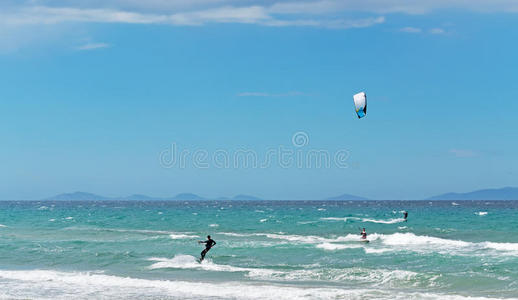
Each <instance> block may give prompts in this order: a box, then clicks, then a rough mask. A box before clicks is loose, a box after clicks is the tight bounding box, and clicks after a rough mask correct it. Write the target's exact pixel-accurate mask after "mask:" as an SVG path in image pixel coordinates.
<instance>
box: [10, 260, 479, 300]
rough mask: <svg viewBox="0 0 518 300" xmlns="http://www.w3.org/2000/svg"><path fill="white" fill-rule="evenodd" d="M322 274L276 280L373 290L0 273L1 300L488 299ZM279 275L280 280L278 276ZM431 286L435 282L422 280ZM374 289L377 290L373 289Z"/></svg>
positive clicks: (402, 278)
mask: <svg viewBox="0 0 518 300" xmlns="http://www.w3.org/2000/svg"><path fill="white" fill-rule="evenodd" d="M328 273H329V274H328V275H325V274H327V273H321V272H320V271H316V272H315V271H312V270H298V271H294V272H290V273H288V274H286V275H285V276H284V275H280V278H285V279H287V280H298V279H299V278H303V279H304V278H313V277H315V276H317V277H319V276H323V278H329V279H331V280H333V281H337V282H344V281H351V280H352V281H358V282H361V283H364V282H372V283H374V285H373V287H374V288H363V289H361V288H357V289H356V288H350V287H347V288H342V287H319V288H316V287H308V286H293V285H286V284H268V283H247V282H236V281H233V282H232V281H227V282H220V283H217V282H188V281H172V280H150V279H139V278H131V277H121V276H114V275H105V274H97V273H88V272H84V273H79V272H60V271H53V270H28V271H7V270H0V282H2V291H1V292H0V293H1V294H0V295H1V296H2V298H36V299H71V298H74V299H91V298H97V299H128V298H131V299H139V298H143V299H144V298H145V299H157V298H175V299H176V298H182V299H185V298H189V299H209V298H217V299H447V300H457V299H471V300H475V299H489V298H475V297H465V296H459V295H452V294H448V295H443V294H433V293H419V292H408V291H397V290H394V289H386V288H385V287H386V286H388V287H391V286H398V285H399V284H400V283H401V282H403V283H405V282H406V283H410V282H413V281H415V279H416V278H418V277H420V276H424V275H422V274H417V273H414V272H410V271H403V270H369V269H361V268H352V269H346V270H339V269H335V270H331V271H330V272H328ZM282 276H284V277H282ZM425 279H427V280H424V281H426V282H432V283H433V281H434V280H435V277H425ZM376 286H381V287H380V288H376Z"/></svg>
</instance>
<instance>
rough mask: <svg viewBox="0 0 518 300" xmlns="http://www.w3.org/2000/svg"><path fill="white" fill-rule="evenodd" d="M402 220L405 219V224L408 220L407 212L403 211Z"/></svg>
mask: <svg viewBox="0 0 518 300" xmlns="http://www.w3.org/2000/svg"><path fill="white" fill-rule="evenodd" d="M403 218H405V222H406V218H408V211H406V210H405V211H404V212H403Z"/></svg>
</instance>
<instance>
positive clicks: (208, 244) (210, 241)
mask: <svg viewBox="0 0 518 300" xmlns="http://www.w3.org/2000/svg"><path fill="white" fill-rule="evenodd" d="M198 244H205V249H203V251H202V252H201V257H200V262H202V261H203V260H204V259H205V255H206V254H207V252H209V250H210V248H212V247H213V246H214V245H216V241H214V240H213V239H211V238H210V235H207V240H206V241H198Z"/></svg>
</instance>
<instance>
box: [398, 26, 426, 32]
mask: <svg viewBox="0 0 518 300" xmlns="http://www.w3.org/2000/svg"><path fill="white" fill-rule="evenodd" d="M399 31H401V32H406V33H421V32H423V30H422V29H421V28H417V27H403V28H401V29H400V30H399Z"/></svg>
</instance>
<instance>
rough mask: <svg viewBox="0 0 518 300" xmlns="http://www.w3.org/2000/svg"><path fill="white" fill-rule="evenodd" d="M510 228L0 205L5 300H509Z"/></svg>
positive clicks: (448, 221)
mask: <svg viewBox="0 0 518 300" xmlns="http://www.w3.org/2000/svg"><path fill="white" fill-rule="evenodd" d="M402 210H408V211H409V220H408V222H405V221H404V220H403V219H402ZM517 217H518V202H517V201H504V202H499V201H456V203H453V202H448V201H434V202H428V201H368V202H361V201H360V202H359V201H354V202H321V201H319V202H311V201H290V202H283V201H272V202H266V201H262V202H240V201H214V202H9V201H5V202H0V224H1V225H0V285H1V286H2V289H0V297H1V298H33V299H60V298H61V299H69V298H71V297H75V298H78V299H82V298H134V299H156V298H160V299H169V298H171V299H177V298H192V299H200V298H202V299H205V298H208V299H214V298H216V299H229V298H230V299H233V298H235V299H247V298H250V299H280V298H281V299H303V298H310V299H315V298H317V299H370V298H376V299H408V298H412V299H463V298H465V297H475V298H481V299H483V298H518V218H517ZM360 227H365V228H366V229H367V232H368V234H369V236H368V238H369V240H370V243H368V244H365V243H360V242H359V235H358V233H359V228H360ZM207 234H211V235H212V237H213V238H214V239H215V240H216V242H217V245H216V246H215V247H214V248H213V249H212V250H211V251H210V252H209V254H208V255H207V259H206V261H204V262H203V263H202V264H199V263H197V262H196V261H195V260H196V258H197V257H198V256H199V253H200V251H201V250H202V249H203V247H202V246H201V245H199V244H197V243H196V241H197V240H200V239H203V238H204V237H205V236H206V235H207ZM471 299H472V298H471Z"/></svg>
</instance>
